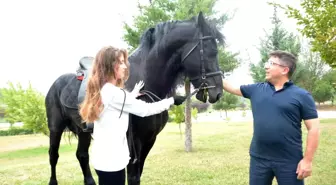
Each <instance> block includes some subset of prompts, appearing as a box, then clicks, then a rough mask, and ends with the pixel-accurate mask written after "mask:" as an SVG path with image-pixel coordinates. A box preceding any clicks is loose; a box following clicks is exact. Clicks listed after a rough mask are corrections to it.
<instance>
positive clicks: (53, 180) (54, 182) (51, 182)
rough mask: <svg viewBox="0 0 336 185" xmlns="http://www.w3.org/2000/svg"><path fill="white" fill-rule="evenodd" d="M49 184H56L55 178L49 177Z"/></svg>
mask: <svg viewBox="0 0 336 185" xmlns="http://www.w3.org/2000/svg"><path fill="white" fill-rule="evenodd" d="M49 185H58V182H57V180H56V179H50V181H49Z"/></svg>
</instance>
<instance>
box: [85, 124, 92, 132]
mask: <svg viewBox="0 0 336 185" xmlns="http://www.w3.org/2000/svg"><path fill="white" fill-rule="evenodd" d="M83 132H89V133H93V123H87V124H85V123H84V124H83Z"/></svg>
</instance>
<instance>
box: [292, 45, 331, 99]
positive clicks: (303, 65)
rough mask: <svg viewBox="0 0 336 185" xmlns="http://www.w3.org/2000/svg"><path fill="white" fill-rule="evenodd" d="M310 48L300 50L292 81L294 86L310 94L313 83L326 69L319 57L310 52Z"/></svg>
mask: <svg viewBox="0 0 336 185" xmlns="http://www.w3.org/2000/svg"><path fill="white" fill-rule="evenodd" d="M310 48H311V46H307V47H306V48H303V49H302V52H301V53H300V57H299V61H298V63H297V69H296V72H295V73H294V75H293V77H292V80H293V81H294V82H295V83H296V85H298V86H300V87H302V88H304V89H306V90H308V91H309V92H312V91H313V89H314V85H315V82H316V81H317V80H319V79H321V77H322V76H323V75H324V74H325V73H326V72H327V70H326V68H327V67H328V66H327V65H326V64H325V63H324V62H323V61H322V59H321V57H320V55H319V54H318V53H316V52H312V51H311V50H310Z"/></svg>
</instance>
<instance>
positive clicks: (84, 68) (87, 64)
mask: <svg viewBox="0 0 336 185" xmlns="http://www.w3.org/2000/svg"><path fill="white" fill-rule="evenodd" d="M93 60H94V58H93V57H88V56H85V57H82V58H81V59H80V60H79V67H78V69H77V73H76V77H77V80H80V81H82V82H81V85H80V87H79V91H78V96H77V98H78V104H81V103H82V102H83V100H84V98H85V94H86V86H87V81H88V78H89V76H90V74H91V69H92V66H93ZM83 132H90V133H92V132H93V123H86V124H85V123H84V124H83Z"/></svg>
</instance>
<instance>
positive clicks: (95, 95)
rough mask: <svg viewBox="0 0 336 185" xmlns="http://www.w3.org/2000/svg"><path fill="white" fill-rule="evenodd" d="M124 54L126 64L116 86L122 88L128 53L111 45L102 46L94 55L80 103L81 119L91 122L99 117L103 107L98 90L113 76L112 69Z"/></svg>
mask: <svg viewBox="0 0 336 185" xmlns="http://www.w3.org/2000/svg"><path fill="white" fill-rule="evenodd" d="M122 55H123V56H124V62H125V64H126V66H127V69H126V74H125V78H124V79H118V81H117V86H118V87H121V88H123V87H124V83H125V81H126V80H127V78H128V75H129V63H128V60H127V58H128V54H127V51H126V50H124V49H118V48H115V47H112V46H109V47H104V48H102V49H101V50H99V52H98V53H97V55H96V58H95V60H94V64H93V66H92V71H91V75H90V76H89V79H88V82H87V87H86V95H85V98H84V101H83V103H82V104H81V105H80V110H79V114H80V116H81V117H82V121H83V122H86V123H93V122H94V121H95V120H97V119H98V118H99V114H100V112H101V111H102V109H103V105H102V102H101V96H100V90H101V88H102V87H103V86H104V84H105V83H106V82H108V81H110V80H111V79H113V78H115V74H114V69H115V66H116V65H119V64H120V62H121V61H119V57H120V56H122Z"/></svg>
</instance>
